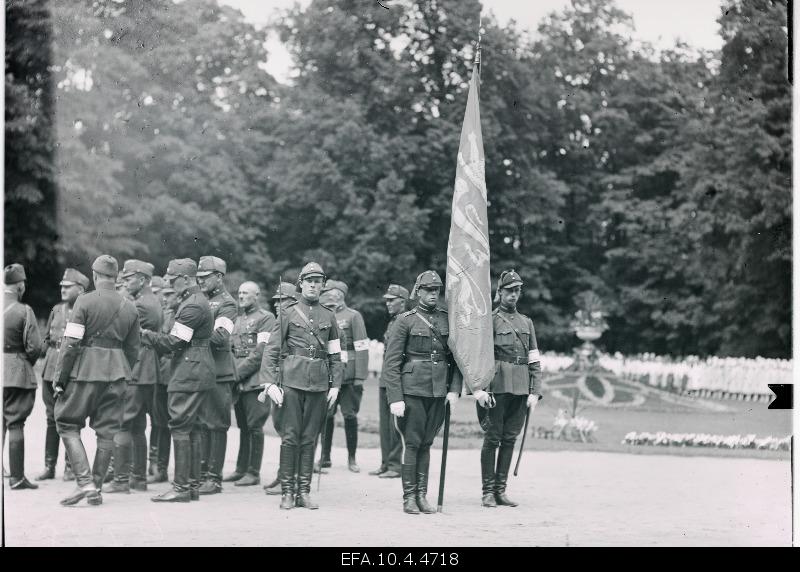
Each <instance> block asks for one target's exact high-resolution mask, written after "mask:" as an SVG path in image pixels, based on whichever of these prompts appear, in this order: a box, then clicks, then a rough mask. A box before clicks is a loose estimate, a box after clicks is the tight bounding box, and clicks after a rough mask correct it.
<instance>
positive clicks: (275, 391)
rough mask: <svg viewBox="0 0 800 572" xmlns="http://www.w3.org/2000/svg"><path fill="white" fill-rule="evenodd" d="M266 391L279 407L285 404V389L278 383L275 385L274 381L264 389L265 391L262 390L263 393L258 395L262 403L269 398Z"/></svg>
mask: <svg viewBox="0 0 800 572" xmlns="http://www.w3.org/2000/svg"><path fill="white" fill-rule="evenodd" d="M264 393H266V394H267V395H269V398H270V399H271V400H272V402H273V403H274V404H275V405H277V406H278V407H280V406H281V405H283V390H282V389H281V388H280V387H278V386H277V385H275V384H274V383H273V384H271V385H269V386H267V387H266V388H265V389H264V391H262V392H261V394H260V395H259V396H258V400H259V401H260V402H261V403H264V402H265V401H266V400H267V398H266V397H265V395H264Z"/></svg>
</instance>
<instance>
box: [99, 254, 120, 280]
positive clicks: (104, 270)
mask: <svg viewBox="0 0 800 572" xmlns="http://www.w3.org/2000/svg"><path fill="white" fill-rule="evenodd" d="M92 270H94V271H95V272H97V273H98V274H102V275H104V276H110V277H112V278H113V277H115V276H116V275H117V272H119V264H117V259H116V258H114V257H113V256H109V255H108V254H101V255H100V256H98V257H97V258H95V259H94V262H92Z"/></svg>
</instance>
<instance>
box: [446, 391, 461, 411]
mask: <svg viewBox="0 0 800 572" xmlns="http://www.w3.org/2000/svg"><path fill="white" fill-rule="evenodd" d="M445 399H447V402H448V403H450V409H451V410H452V409H453V407H455V406H456V402H457V401H458V393H456V392H455V391H450V392H448V393H447V395H446V396H445Z"/></svg>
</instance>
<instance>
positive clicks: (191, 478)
mask: <svg viewBox="0 0 800 572" xmlns="http://www.w3.org/2000/svg"><path fill="white" fill-rule="evenodd" d="M196 276H197V264H196V263H195V261H194V260H191V259H189V258H180V259H176V260H170V262H169V266H168V267H167V273H166V274H165V275H164V279H165V280H167V281H168V282H169V284H170V286H171V287H172V288H174V289H175V293H176V295H177V300H178V302H179V306H178V308H177V310H176V311H175V319H174V322H173V324H172V328H171V329H170V331H169V333H164V332H154V331H150V330H145V331H144V332H143V333H142V339H143V340H144V341H145V342H146V343H148V344H150V345H151V346H152V347H153V348H155V350H156V352H158V353H159V354H160V355H167V354H171V355H172V360H171V364H170V365H171V367H170V376H169V381H168V386H167V392H168V408H169V428H170V431H171V432H172V440H173V447H174V450H175V478H174V480H173V481H172V489H171V490H169V491H167V492H165V493H163V494H160V495H158V496H155V497H153V498H152V499H151V500H152V501H153V502H189V501H191V500H200V494H199V490H200V458H201V449H202V444H201V433H200V432H201V425H200V418H199V417H200V410H201V408H202V406H203V401H204V400H205V399H206V395H207V394H208V392H209V391H210V390H211V389H212V388H213V387H214V379H215V365H214V356H212V355H211V349H210V347H209V344H210V339H211V336H212V334H213V331H214V315H213V313H212V311H211V306H210V305H209V303H208V299H207V298H206V297H205V296H204V295H203V294H202V293H201V292H200V288H199V287H198V286H197V280H196ZM159 452H160V451H159ZM165 473H166V471H165Z"/></svg>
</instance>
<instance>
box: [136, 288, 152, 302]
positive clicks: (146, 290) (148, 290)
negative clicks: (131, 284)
mask: <svg viewBox="0 0 800 572" xmlns="http://www.w3.org/2000/svg"><path fill="white" fill-rule="evenodd" d="M152 293H153V290H152V289H151V288H150V286H142V289H141V290H139V291H138V292H137V293H136V296H134V297H133V299H134V300H138V299H139V298H141V297H142V296H144V295H145V294H152Z"/></svg>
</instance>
